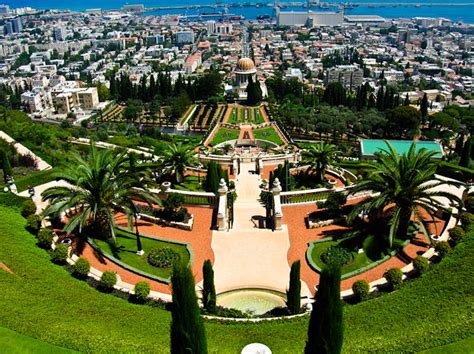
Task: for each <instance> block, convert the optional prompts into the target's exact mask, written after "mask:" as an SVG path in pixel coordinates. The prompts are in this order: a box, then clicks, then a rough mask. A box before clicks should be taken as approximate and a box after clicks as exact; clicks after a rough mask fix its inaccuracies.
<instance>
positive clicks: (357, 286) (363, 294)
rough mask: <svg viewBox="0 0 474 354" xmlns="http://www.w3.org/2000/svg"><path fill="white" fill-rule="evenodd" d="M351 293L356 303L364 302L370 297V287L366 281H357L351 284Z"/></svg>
mask: <svg viewBox="0 0 474 354" xmlns="http://www.w3.org/2000/svg"><path fill="white" fill-rule="evenodd" d="M352 291H353V292H354V296H355V297H356V298H357V300H358V301H365V300H367V299H368V298H369V295H370V285H369V283H368V281H367V280H357V281H356V282H354V283H353V284H352Z"/></svg>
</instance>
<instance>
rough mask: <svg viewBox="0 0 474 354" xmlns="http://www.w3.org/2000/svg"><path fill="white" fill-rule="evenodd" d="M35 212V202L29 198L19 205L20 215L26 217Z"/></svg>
mask: <svg viewBox="0 0 474 354" xmlns="http://www.w3.org/2000/svg"><path fill="white" fill-rule="evenodd" d="M35 213H36V204H35V203H34V202H33V201H32V200H31V199H27V200H25V201H24V202H23V204H22V206H21V216H23V217H24V218H27V217H28V216H30V215H33V214H35Z"/></svg>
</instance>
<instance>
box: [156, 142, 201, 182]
mask: <svg viewBox="0 0 474 354" xmlns="http://www.w3.org/2000/svg"><path fill="white" fill-rule="evenodd" d="M195 163H196V158H195V157H194V151H193V150H191V149H189V148H187V147H186V146H183V145H181V144H170V145H168V147H167V148H166V150H165V151H164V152H163V166H164V167H165V169H166V170H167V171H169V173H171V174H173V175H175V179H176V182H177V183H182V182H183V180H184V172H185V170H186V167H187V166H192V165H194V164H195Z"/></svg>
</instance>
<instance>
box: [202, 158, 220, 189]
mask: <svg viewBox="0 0 474 354" xmlns="http://www.w3.org/2000/svg"><path fill="white" fill-rule="evenodd" d="M204 189H205V190H206V191H207V192H214V193H217V190H218V189H219V168H218V166H217V163H216V162H215V161H210V162H209V163H208V164H207V173H206V179H205V181H204Z"/></svg>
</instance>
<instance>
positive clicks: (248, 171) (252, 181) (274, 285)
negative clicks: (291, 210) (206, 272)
mask: <svg viewBox="0 0 474 354" xmlns="http://www.w3.org/2000/svg"><path fill="white" fill-rule="evenodd" d="M254 168H255V165H254V164H253V163H242V164H241V173H240V175H238V176H237V180H236V191H237V201H236V203H235V206H234V219H235V221H234V226H233V228H232V229H231V230H230V231H228V232H217V231H214V232H213V234H212V249H213V250H214V255H215V264H214V272H215V273H214V275H215V285H216V290H217V292H218V293H219V292H223V291H227V290H232V289H237V288H252V287H254V288H266V289H273V290H277V291H281V292H284V291H285V290H286V289H287V288H288V282H289V274H290V267H289V265H288V261H287V253H288V250H289V248H290V239H289V236H288V229H287V228H286V226H284V227H283V230H281V231H275V232H272V231H271V230H269V229H265V228H263V223H264V219H265V208H264V207H263V206H261V205H260V203H259V202H258V198H259V195H260V188H259V184H260V177H259V176H258V175H257V174H255V173H254V171H253V170H254ZM259 226H260V227H262V228H259ZM309 294H310V293H309V290H308V287H307V286H306V284H305V283H304V282H303V283H302V295H303V296H307V295H309Z"/></svg>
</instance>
